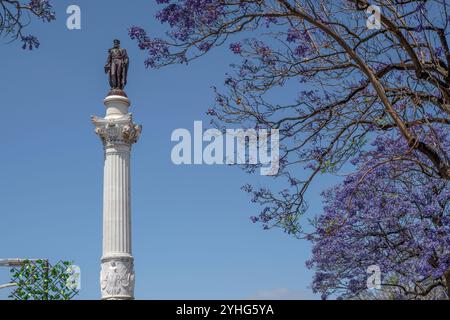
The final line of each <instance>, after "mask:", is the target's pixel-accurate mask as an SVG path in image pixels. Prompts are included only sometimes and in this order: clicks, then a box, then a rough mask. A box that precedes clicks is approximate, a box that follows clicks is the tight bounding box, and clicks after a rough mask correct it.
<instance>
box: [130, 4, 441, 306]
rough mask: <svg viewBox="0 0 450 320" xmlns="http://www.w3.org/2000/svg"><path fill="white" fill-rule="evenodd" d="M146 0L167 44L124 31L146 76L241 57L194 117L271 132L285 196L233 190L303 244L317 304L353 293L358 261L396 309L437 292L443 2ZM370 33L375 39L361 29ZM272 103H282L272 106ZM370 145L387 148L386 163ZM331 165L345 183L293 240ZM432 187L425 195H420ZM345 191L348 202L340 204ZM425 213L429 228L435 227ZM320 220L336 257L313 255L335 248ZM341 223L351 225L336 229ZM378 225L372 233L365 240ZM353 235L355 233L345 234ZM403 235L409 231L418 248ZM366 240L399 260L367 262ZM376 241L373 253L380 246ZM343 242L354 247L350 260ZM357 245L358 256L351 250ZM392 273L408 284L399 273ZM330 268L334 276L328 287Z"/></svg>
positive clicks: (370, 257)
mask: <svg viewBox="0 0 450 320" xmlns="http://www.w3.org/2000/svg"><path fill="white" fill-rule="evenodd" d="M157 2H158V3H159V4H160V5H161V6H162V7H161V10H160V11H159V12H158V14H157V16H156V18H157V19H158V20H160V21H161V23H165V24H167V25H168V31H167V34H166V35H165V36H161V37H150V36H149V35H148V34H147V33H146V31H145V30H144V29H142V28H141V27H137V26H135V27H132V28H130V31H129V33H130V36H131V38H132V39H135V40H136V41H137V42H138V45H139V48H140V49H142V50H146V51H147V52H148V59H147V60H146V65H147V67H150V68H160V67H164V66H166V65H169V64H174V63H189V62H190V61H192V60H193V59H197V58H199V57H201V56H203V55H205V54H207V53H208V52H209V51H211V50H213V49H214V48H215V47H219V46H223V45H225V46H227V47H228V48H229V50H230V51H231V53H233V54H235V55H236V56H237V57H240V58H241V59H240V60H241V62H240V63H239V64H234V65H231V68H232V69H233V72H232V73H230V74H231V75H230V76H227V78H226V79H225V87H226V89H225V90H222V89H220V90H219V89H216V90H215V91H216V103H215V105H214V106H213V107H211V108H210V109H209V110H208V111H207V113H208V114H209V115H211V116H212V118H213V123H214V125H216V126H217V127H219V128H221V127H223V126H232V125H236V126H239V127H245V128H251V129H257V128H265V129H266V128H267V129H269V128H270V129H279V132H280V139H281V141H280V148H281V150H280V152H281V160H280V165H281V167H280V172H279V176H281V177H285V178H286V188H285V189H283V190H281V191H277V190H272V189H271V188H254V187H252V186H250V185H247V186H245V187H244V190H245V191H247V192H249V193H251V194H252V201H254V202H257V203H260V204H261V205H262V211H261V213H260V214H259V215H258V216H255V217H252V220H253V221H254V222H261V223H262V225H263V226H264V228H271V227H274V226H276V227H281V228H283V229H284V230H285V231H286V232H289V233H290V234H292V235H295V236H297V237H308V238H309V239H311V240H313V241H315V244H316V245H315V252H314V257H313V259H312V261H311V263H310V266H313V267H314V268H316V270H318V271H317V272H318V273H317V274H316V278H315V281H314V287H315V290H316V291H318V292H322V293H323V294H324V296H327V295H329V294H331V293H337V292H336V291H339V290H340V292H341V294H342V295H343V296H346V297H347V296H350V295H351V294H353V295H355V294H357V293H358V292H361V286H362V285H363V284H364V285H365V281H362V277H363V274H364V275H365V276H367V275H366V274H365V270H366V268H367V266H368V265H367V263H370V264H379V265H380V266H381V267H382V270H383V272H386V273H389V275H385V277H384V279H385V280H386V279H387V281H389V283H391V284H392V283H396V284H397V285H398V287H399V288H402V290H403V289H404V290H403V294H404V296H405V297H406V296H408V297H410V296H413V297H414V296H415V297H418V296H421V295H426V292H427V290H430V291H432V290H433V288H437V287H440V286H446V285H447V284H446V283H445V279H444V278H445V272H447V271H446V270H448V268H449V264H448V250H447V248H448V247H449V245H448V220H445V219H448V209H447V206H446V202H445V201H444V199H445V200H446V198H445V195H447V197H448V192H447V191H445V190H447V189H445V188H446V186H447V183H448V180H449V178H450V164H449V149H448V133H449V130H448V128H449V124H450V119H449V117H448V116H449V112H450V48H449V45H448V34H449V31H448V30H449V23H450V12H449V9H450V8H449V5H450V4H449V3H448V1H446V0H428V1H424V0H408V1H403V0H401V1H400V0H398V1H397V0H374V1H370V2H369V1H366V0H314V1H311V0H297V1H294V0H292V1H291V0H272V1H261V0H242V1H233V0H231V1H228V0H157ZM370 5H375V6H377V7H373V6H370ZM377 8H379V9H380V12H379V13H380V14H379V19H378V20H377V18H378V16H377V14H375V15H372V14H373V13H374V10H375V13H376V11H377ZM368 12H369V13H368ZM373 19H375V20H373ZM378 23H379V28H372V27H373V26H376V27H378V26H377V24H378ZM369 27H370V28H369ZM281 95H284V98H283V99H281V100H280V99H279V98H278V99H275V98H274V97H280V96H281ZM370 141H375V145H371V144H370V143H368V142H370ZM382 144H392V145H394V146H395V147H396V148H395V149H392V148H391V149H390V150H391V152H388V151H387V150H388V149H387V148H385V149H383V146H382ZM393 151H395V152H393ZM375 154H377V156H374V155H375ZM355 158H356V160H355V162H354V164H352V163H350V160H351V159H355ZM366 158H367V161H365V162H364V160H363V159H366ZM344 166H345V169H346V170H345V171H346V172H347V171H348V170H354V173H353V174H351V175H350V176H349V177H348V178H347V180H346V182H344V185H340V186H338V187H337V188H336V189H335V190H336V191H334V192H333V191H330V192H328V193H326V194H325V200H326V203H327V209H326V210H325V212H324V213H323V215H322V217H320V218H319V222H318V224H317V225H316V227H317V233H316V234H313V235H307V234H305V231H304V229H303V228H302V224H301V221H300V220H301V219H300V218H301V216H302V214H304V213H305V211H306V209H307V203H306V202H305V194H306V192H307V191H308V190H309V188H310V185H311V183H312V181H313V180H314V179H316V178H317V177H319V176H320V175H321V174H334V173H342V172H343V167H344ZM247 169H249V170H250V171H251V170H254V169H255V168H254V166H248V167H247ZM397 171H399V172H401V174H398V175H397V174H396V172H397ZM352 179H354V180H352ZM390 180H392V181H391V182H390ZM349 181H350V182H349ZM351 181H353V182H351ZM355 181H358V183H356V182H355ZM433 186H436V188H438V189H437V191H436V190H435V189H433V188H431V189H428V187H433ZM359 188H361V190H362V191H358V189H359ZM371 188H372V189H371ZM376 188H378V189H376ZM383 188H386V191H385V192H384V191H383V190H384V189H383ZM389 188H392V190H391V191H389ZM402 188H403V189H402ZM344 189H345V190H344ZM350 189H351V190H352V192H351V193H352V196H349V195H347V193H349V192H350V191H348V190H350ZM392 192H394V193H398V194H399V195H398V197H393V196H392V195H391V193H392ZM442 192H443V193H442ZM446 192H447V193H446ZM419 194H423V195H422V196H420V197H419V196H418V195H419ZM408 195H409V197H407V196H408ZM411 195H417V199H414V198H412V197H411ZM442 195H444V196H442ZM424 197H425V198H424ZM442 197H444V198H442ZM342 198H345V201H343V200H342V201H343V202H342V203H341V199H342ZM383 199H384V200H383ZM415 200H417V201H419V203H418V204H417V203H416V202H415ZM383 201H384V202H383ZM438 203H439V204H440V206H439V205H438ZM363 204H364V206H367V208H371V209H373V210H370V211H369V210H366V209H365V208H364V206H363ZM428 204H429V206H433V208H434V209H433V210H434V211H433V212H432V213H427V214H431V216H426V217H425V216H423V217H422V216H421V215H420V213H419V212H422V210H424V211H427V210H430V209H429V207H428ZM361 206H362V207H361ZM417 206H419V208H417ZM420 206H424V207H420ZM439 208H440V209H439ZM438 210H441V211H440V212H441V213H440V218H439V219H440V220H439V219H438V220H436V219H437V218H436V217H435V216H436V215H438V216H439V214H438V213H437V211H438ZM333 213H334V215H335V216H336V217H334V218H335V219H338V218H337V216H338V215H339V216H340V218H339V219H338V220H337V222H336V223H337V224H338V225H339V224H340V225H342V227H343V228H345V227H347V228H348V229H349V230H348V231H347V232H346V233H344V234H343V235H342V236H343V237H344V236H346V237H344V238H342V239H340V240H341V241H340V242H339V244H341V245H343V246H345V248H347V250H348V251H347V255H345V256H343V257H342V256H341V257H338V256H336V255H334V256H332V257H330V259H332V258H333V257H335V258H336V260H335V261H332V262H329V261H331V260H329V261H328V260H325V255H326V254H324V255H323V256H322V255H321V252H320V250H319V249H318V248H320V245H319V243H321V241H323V243H325V244H327V245H328V246H329V247H326V248H323V250H324V252H327V251H326V250H330V252H331V251H332V250H336V251H337V252H340V253H342V252H343V251H342V250H344V249H342V250H340V251H339V250H338V248H334V246H336V245H337V244H335V243H332V242H333V238H332V237H329V238H327V237H325V236H323V234H324V232H323V230H324V228H325V229H326V228H327V227H326V226H327V223H328V221H327V219H329V218H328V217H329V216H330V215H332V214H333ZM388 213H389V214H390V215H389V214H388ZM366 214H367V215H368V216H367V218H364V217H365V216H366ZM402 215H403V216H402ZM345 217H347V218H345ZM378 218H379V219H384V220H377V219H378ZM444 218H445V219H444ZM343 219H344V220H343ZM345 219H352V220H351V221H352V223H354V224H352V225H346V224H345V221H346V220H345ZM364 219H366V220H364ZM399 219H400V221H398V220H399ZM394 221H397V224H394ZM445 221H447V222H445ZM377 222H380V223H382V225H381V227H378V229H375V224H376V223H377ZM427 224H428V226H427ZM357 226H360V227H361V230H365V232H366V233H365V234H362V233H358V231H357V229H356V230H353V229H352V227H354V228H357ZM396 227H399V228H400V227H401V230H407V231H404V232H403V231H399V230H398V229H396ZM416 227H417V228H418V229H417V230H418V232H421V234H420V237H419V236H418V237H419V238H417V239H416V235H415V232H416V231H415V230H416V229H415V228H416ZM420 228H422V229H420ZM427 228H428V229H427ZM372 229H373V232H375V233H383V232H384V231H387V232H394V234H393V236H392V237H397V238H398V239H396V240H397V241H398V243H397V242H395V243H394V247H396V246H400V247H401V249H402V250H403V251H402V252H401V253H399V256H397V257H395V259H394V257H389V258H387V257H385V256H386V255H387V254H388V253H389V252H391V253H392V250H394V249H390V248H389V247H387V248H385V250H381V252H379V253H378V252H376V251H370V248H372V249H374V246H375V245H376V244H374V243H372V242H375V240H374V239H375V238H374V237H375V235H373V236H370V234H367V232H370V230H372ZM336 232H338V233H339V232H340V231H336ZM361 232H362V231H361ZM395 232H396V233H395ZM405 232H409V233H411V234H412V236H413V238H411V239H410V238H408V236H407V235H406V233H405ZM325 234H326V232H325ZM389 236H390V235H388V240H386V239H385V240H384V244H383V243H382V244H380V246H381V245H383V246H385V247H386V246H388V243H389V241H390V239H389ZM378 237H379V239H378V240H380V239H381V240H383V239H384V238H383V237H384V235H378ZM431 239H432V240H431ZM353 243H355V244H357V245H359V246H358V247H355V248H353V249H354V250H353V251H352V250H351V249H350V247H351V246H352V244H353ZM365 244H367V245H369V249H363V247H364V245H365ZM409 246H410V247H411V249H408V247H409ZM383 248H384V247H383ZM360 249H361V250H360ZM357 250H360V252H356V251H357ZM395 252H397V251H395ZM352 254H353V255H352ZM359 255H362V256H359ZM344 257H345V259H344ZM383 257H385V258H384V260H383ZM413 257H414V258H413ZM322 259H323V260H322ZM361 259H362V260H361ZM436 259H437V260H436ZM343 260H348V261H343ZM360 260H361V261H360ZM378 260H380V261H378ZM435 260H436V261H435ZM328 262H329V263H328ZM339 262H340V263H339ZM327 263H328V264H327ZM352 263H353V264H352ZM358 263H360V265H359V266H358V268H359V269H358V270H363V271H364V273H363V272H362V271H361V272H359V273H356V274H355V275H354V276H353V277H351V275H350V273H351V271H350V270H352V268H353V269H355V271H358V270H356V266H357V264H358ZM403 264H404V266H403V267H405V268H406V273H407V274H403V273H402V272H401V270H400V269H401V268H402V265H403ZM394 265H395V268H394V267H393V266H394ZM332 266H335V267H334V268H335V269H332ZM341 270H344V271H346V272H347V274H345V272H344V274H343V275H341V274H340V271H341ZM321 277H325V280H322V279H321ZM361 281H362V282H361ZM341 282H342V284H341ZM447 282H448V279H447ZM447 286H448V285H447ZM412 292H414V294H413V293H412Z"/></svg>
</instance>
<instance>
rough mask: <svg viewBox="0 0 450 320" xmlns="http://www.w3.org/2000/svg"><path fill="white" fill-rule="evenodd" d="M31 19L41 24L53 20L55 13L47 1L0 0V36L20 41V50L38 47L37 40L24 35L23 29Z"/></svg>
mask: <svg viewBox="0 0 450 320" xmlns="http://www.w3.org/2000/svg"><path fill="white" fill-rule="evenodd" d="M32 19H38V20H41V21H43V22H51V21H52V20H55V12H54V11H53V7H52V5H51V3H50V1H49V0H28V1H23V0H0V36H3V37H6V38H9V40H10V41H15V40H19V41H22V48H23V49H29V50H32V49H33V48H38V47H39V44H40V43H39V40H38V39H37V38H36V37H35V36H33V35H31V34H25V33H24V29H25V28H26V27H27V26H28V25H29V24H30V22H31V20H32Z"/></svg>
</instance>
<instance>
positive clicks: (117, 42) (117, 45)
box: [114, 39, 120, 48]
mask: <svg viewBox="0 0 450 320" xmlns="http://www.w3.org/2000/svg"><path fill="white" fill-rule="evenodd" d="M114 48H120V40H118V39H115V40H114Z"/></svg>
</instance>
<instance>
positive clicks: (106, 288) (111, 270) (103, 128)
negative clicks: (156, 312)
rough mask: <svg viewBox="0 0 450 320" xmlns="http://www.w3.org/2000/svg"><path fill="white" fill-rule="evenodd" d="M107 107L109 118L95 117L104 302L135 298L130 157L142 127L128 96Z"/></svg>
mask: <svg viewBox="0 0 450 320" xmlns="http://www.w3.org/2000/svg"><path fill="white" fill-rule="evenodd" d="M104 104H105V107H106V116H105V117H104V118H99V117H96V116H93V117H92V122H93V124H94V125H95V132H96V133H97V135H98V136H99V137H100V139H101V141H102V143H103V147H104V154H105V163H104V181H103V256H102V258H101V273H100V286H101V293H102V299H104V300H113V299H116V300H129V299H134V267H133V256H132V251H131V185H130V154H131V146H132V145H133V144H134V143H136V142H137V140H138V138H139V136H140V133H141V130H142V127H141V126H139V125H136V124H134V123H133V118H132V115H131V114H130V113H128V108H129V107H130V101H129V100H128V98H127V97H124V96H119V95H112V96H108V97H106V98H105V100H104Z"/></svg>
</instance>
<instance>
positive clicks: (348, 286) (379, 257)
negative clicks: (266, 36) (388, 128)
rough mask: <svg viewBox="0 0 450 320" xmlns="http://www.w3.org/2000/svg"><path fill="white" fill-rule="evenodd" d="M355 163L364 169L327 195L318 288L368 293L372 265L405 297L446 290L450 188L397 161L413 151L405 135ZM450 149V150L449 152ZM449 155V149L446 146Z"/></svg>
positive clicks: (345, 294)
mask: <svg viewBox="0 0 450 320" xmlns="http://www.w3.org/2000/svg"><path fill="white" fill-rule="evenodd" d="M373 147H374V149H373V150H371V151H362V152H361V153H360V154H359V156H358V157H357V158H355V160H354V161H353V163H354V164H355V165H356V166H357V167H358V171H357V172H356V173H354V174H352V175H350V176H348V177H347V178H346V179H345V180H344V181H343V182H342V183H341V184H339V185H337V186H336V187H333V188H331V189H329V190H327V191H326V192H324V193H323V197H324V201H325V207H324V212H323V213H322V214H321V215H320V217H319V218H318V222H317V224H316V232H315V234H314V236H313V237H312V239H313V257H312V258H311V260H309V261H308V262H307V267H308V268H312V269H314V270H315V276H314V280H313V286H312V287H313V290H314V291H315V292H317V293H321V294H322V296H323V298H327V297H329V296H330V295H334V296H340V297H341V298H352V297H355V296H358V295H360V294H362V293H364V292H365V291H366V290H367V287H366V282H367V277H368V274H367V268H368V267H369V266H371V265H378V266H379V267H380V268H381V271H382V276H383V280H382V283H383V285H384V286H385V287H395V288H398V289H399V290H400V292H401V293H402V294H403V296H404V297H406V298H417V297H418V296H420V295H426V294H429V292H428V291H427V289H428V288H434V287H436V288H439V287H444V288H445V286H446V285H448V284H446V282H445V279H443V277H444V273H445V272H446V271H448V270H450V250H449V248H450V215H449V199H450V186H449V184H448V182H447V181H445V180H443V179H439V178H436V177H432V176H428V175H425V174H423V173H422V172H420V170H419V169H420V168H418V167H417V165H416V164H415V162H414V161H401V162H400V161H399V162H396V161H390V162H386V163H385V164H383V165H380V159H386V158H389V157H390V158H396V157H398V156H399V155H400V154H404V151H405V150H407V149H408V147H407V145H406V144H405V143H404V141H403V139H401V138H399V137H395V136H394V137H388V136H386V137H378V138H377V139H376V140H375V142H374V143H373ZM448 147H449V146H447V148H448ZM447 150H448V149H447Z"/></svg>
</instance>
